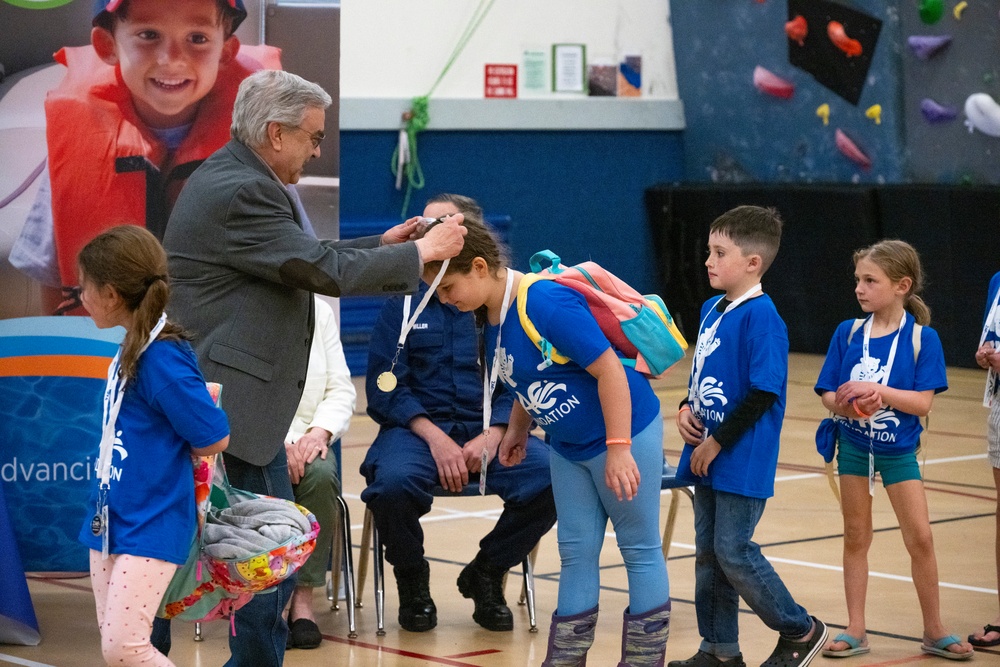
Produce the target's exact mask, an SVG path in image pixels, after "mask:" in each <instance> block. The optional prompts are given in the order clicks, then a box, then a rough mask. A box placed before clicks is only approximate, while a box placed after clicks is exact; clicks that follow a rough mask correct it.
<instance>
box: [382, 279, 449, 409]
mask: <svg viewBox="0 0 1000 667" xmlns="http://www.w3.org/2000/svg"><path fill="white" fill-rule="evenodd" d="M450 261H451V260H450V259H446V260H444V261H443V262H442V263H441V268H440V269H438V272H437V275H436V276H434V280H433V281H432V282H431V284H430V287H428V288H427V292H426V293H425V294H424V298H423V299H421V300H420V303H418V304H417V309H416V310H415V311H414V313H413V316H412V317H411V316H410V303H411V301H412V300H413V299H412V297H411V296H410V295H409V294H407V295H406V296H405V297H404V298H403V319H402V320H401V321H400V323H399V339H398V340H397V341H396V354H394V355H393V357H392V363H390V364H389V370H387V371H383V372H381V373H379V375H378V377H377V378H376V379H375V385H376V386H377V387H378V388H379V389H380V390H381V391H384V392H387V393H388V392H390V391H392V390H393V389H395V388H396V383H397V380H396V376H395V375H393V373H392V371H393V369H395V368H396V362H397V361H399V353H400V352H402V351H403V345H404V344H405V343H406V337H407V335H409V333H410V329H412V328H413V325H414V324H416V323H417V318H419V317H420V314H421V313H422V312H424V308H426V307H427V302H429V301H430V300H431V297H432V296H433V295H434V290H436V289H437V288H438V285H440V284H441V279H442V278H444V274H445V271H447V270H448V263H449V262H450Z"/></svg>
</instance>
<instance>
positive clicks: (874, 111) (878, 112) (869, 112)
mask: <svg viewBox="0 0 1000 667" xmlns="http://www.w3.org/2000/svg"><path fill="white" fill-rule="evenodd" d="M865 118H870V119H871V120H873V121H875V124H876V125H881V124H882V105H881V104H873V105H871V106H870V107H868V108H867V109H865Z"/></svg>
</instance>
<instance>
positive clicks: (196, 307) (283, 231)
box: [163, 140, 420, 466]
mask: <svg viewBox="0 0 1000 667" xmlns="http://www.w3.org/2000/svg"><path fill="white" fill-rule="evenodd" d="M378 244H379V237H377V236H371V237H366V238H362V239H354V240H351V241H317V240H316V239H315V238H313V237H312V236H311V235H310V234H308V233H306V232H304V231H303V229H302V221H301V220H300V218H299V214H298V211H297V209H296V207H295V206H294V204H293V202H292V199H291V197H290V195H289V193H288V191H287V190H286V189H285V188H284V187H283V186H282V185H281V183H279V182H278V181H276V180H275V179H274V177H273V176H272V175H271V173H270V171H269V170H268V168H267V166H266V165H265V164H264V162H263V161H262V160H261V159H260V158H259V157H258V156H257V155H256V154H255V153H254V152H253V151H251V150H250V149H249V148H248V147H247V146H245V145H244V144H242V143H240V142H238V141H235V140H233V141H230V142H229V143H228V144H226V145H225V146H223V147H222V148H220V149H219V150H218V151H216V152H215V153H214V154H213V155H212V156H210V157H209V158H208V159H207V160H205V162H204V163H203V164H202V165H201V166H200V167H198V169H197V170H195V172H194V173H193V174H191V177H190V178H189V179H188V181H187V183H186V184H185V186H184V189H183V190H182V191H181V194H180V197H179V198H178V200H177V203H176V205H175V206H174V209H173V212H172V213H171V215H170V220H169V222H168V224H167V230H166V233H165V235H164V238H163V246H164V247H165V248H166V250H167V255H168V259H169V266H170V276H171V289H172V297H171V302H170V306H169V308H168V309H167V313H168V314H169V316H170V319H171V320H174V321H176V322H178V323H179V324H181V325H182V326H183V327H185V328H187V329H188V330H190V331H191V332H192V333H193V334H194V335H195V336H196V339H195V341H194V348H195V352H197V354H198V363H199V364H200V365H201V369H202V372H203V373H204V374H205V378H206V379H207V380H209V381H211V382H219V383H221V384H222V386H223V391H222V405H223V407H224V408H225V410H226V413H227V414H228V416H229V426H230V433H231V439H230V442H229V448H228V450H227V453H229V454H232V455H233V456H236V457H237V458H240V459H242V460H244V461H247V462H248V463H251V464H253V465H257V466H264V465H267V464H268V463H270V462H271V461H272V460H274V457H275V456H276V455H277V453H278V451H279V449H280V448H282V447H283V444H284V438H285V434H286V433H287V432H288V426H289V424H291V422H292V418H293V417H294V416H295V409H296V407H297V406H298V403H299V398H300V396H301V394H302V387H303V386H304V383H305V378H306V366H307V364H308V362H309V348H310V345H311V342H312V334H313V298H312V294H311V293H312V292H318V293H320V294H326V295H329V296H340V295H341V294H344V295H356V294H382V293H394V292H413V291H415V290H416V288H417V286H418V285H419V283H420V257H419V253H418V252H417V248H416V245H414V244H413V243H401V244H395V245H390V246H382V247H378Z"/></svg>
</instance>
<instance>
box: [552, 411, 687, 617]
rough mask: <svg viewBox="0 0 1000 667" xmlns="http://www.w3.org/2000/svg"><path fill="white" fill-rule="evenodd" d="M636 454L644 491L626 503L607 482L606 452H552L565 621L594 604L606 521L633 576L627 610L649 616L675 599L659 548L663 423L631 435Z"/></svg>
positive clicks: (561, 604)
mask: <svg viewBox="0 0 1000 667" xmlns="http://www.w3.org/2000/svg"><path fill="white" fill-rule="evenodd" d="M612 446H616V445H612ZM632 457H633V458H634V459H635V463H636V466H637V467H638V468H639V492H638V493H637V494H636V495H635V497H633V498H632V500H631V501H628V500H618V498H617V497H616V496H615V494H614V492H613V491H612V490H611V489H609V488H608V487H607V485H606V484H605V483H604V464H605V461H607V458H608V457H607V453H602V454H600V455H598V456H595V457H594V458H592V459H589V460H587V461H569V460H567V459H565V458H563V457H562V456H560V455H559V454H557V453H556V452H555V451H553V452H552V453H551V454H550V456H549V463H550V465H551V468H552V492H553V494H554V495H555V499H556V515H557V516H558V524H557V533H558V537H559V557H560V560H561V561H562V569H561V571H560V573H559V602H558V605H557V613H558V614H559V615H560V616H572V615H574V614H579V613H582V612H584V611H587V610H589V609H593V608H594V607H596V606H597V603H598V598H599V596H600V587H601V575H600V565H601V562H600V561H601V547H603V546H604V533H605V531H606V530H607V526H608V519H609V518H610V519H611V523H612V525H613V526H614V528H615V535H616V537H617V539H618V549H619V550H620V551H621V554H622V559H623V560H624V561H625V570H626V572H627V574H628V598H629V608H630V613H632V614H642V613H645V612H647V611H649V610H651V609H655V608H656V607H659V606H661V605H663V604H664V603H666V602H667V600H669V599H670V583H669V581H668V579H667V566H666V563H664V562H663V551H662V550H661V548H660V479H661V477H662V474H663V420H662V419H661V418H660V416H659V415H657V416H656V418H655V419H653V421H652V423H650V425H649V426H647V427H646V428H645V429H643V430H642V431H641V432H640V433H639V434H637V435H635V436H633V438H632Z"/></svg>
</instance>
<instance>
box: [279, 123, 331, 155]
mask: <svg viewBox="0 0 1000 667" xmlns="http://www.w3.org/2000/svg"><path fill="white" fill-rule="evenodd" d="M284 127H287V128H288V129H289V130H299V131H300V132H305V133H306V134H308V135H309V141H311V142H312V145H313V148H314V149H315V148H319V145H320V144H321V143H323V140H324V139H326V132H324V131H323V130H319V131H317V132H315V133H310V132H309V130H307V129H305V128H302V127H299V126H298V125H285V126H284Z"/></svg>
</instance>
